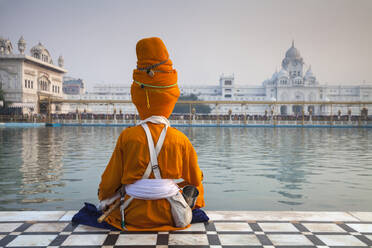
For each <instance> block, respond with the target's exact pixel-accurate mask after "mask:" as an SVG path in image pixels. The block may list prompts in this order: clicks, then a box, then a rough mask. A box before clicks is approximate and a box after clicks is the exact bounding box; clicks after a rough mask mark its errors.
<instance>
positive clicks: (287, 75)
mask: <svg viewBox="0 0 372 248" xmlns="http://www.w3.org/2000/svg"><path fill="white" fill-rule="evenodd" d="M282 77H287V78H288V77H289V73H288V71H287V70H285V69H281V70H280V72H279V73H278V78H282Z"/></svg>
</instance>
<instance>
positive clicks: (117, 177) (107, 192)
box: [98, 133, 124, 201]
mask: <svg viewBox="0 0 372 248" xmlns="http://www.w3.org/2000/svg"><path fill="white" fill-rule="evenodd" d="M122 136H123V133H121V134H120V136H119V138H118V141H117V142H116V146H115V149H114V152H113V153H112V156H111V159H110V162H109V163H108V164H107V166H106V169H105V171H104V172H103V174H102V176H101V183H100V184H99V189H98V199H99V200H100V201H101V200H103V199H106V198H108V197H111V196H112V195H113V194H114V193H115V192H116V190H117V189H118V188H119V187H120V186H121V178H122V176H123V164H124V163H123V150H122Z"/></svg>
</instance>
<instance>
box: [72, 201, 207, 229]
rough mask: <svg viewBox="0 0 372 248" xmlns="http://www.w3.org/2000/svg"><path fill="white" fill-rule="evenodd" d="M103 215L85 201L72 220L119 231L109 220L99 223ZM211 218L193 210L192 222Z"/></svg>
mask: <svg viewBox="0 0 372 248" xmlns="http://www.w3.org/2000/svg"><path fill="white" fill-rule="evenodd" d="M101 215H102V211H98V209H97V208H96V206H95V205H93V204H91V203H88V202H85V203H84V207H83V208H82V209H80V211H79V212H78V213H77V214H75V215H74V217H72V222H73V223H75V224H83V225H87V226H93V227H98V228H103V229H109V230H114V231H118V230H119V229H117V228H116V227H113V226H111V225H110V224H108V223H107V222H105V221H103V222H102V223H98V221H97V219H98V218H99V217H100V216H101ZM208 220H209V218H208V216H207V214H206V213H205V212H204V211H203V210H201V209H200V208H199V209H194V210H192V221H191V223H200V222H207V221H208Z"/></svg>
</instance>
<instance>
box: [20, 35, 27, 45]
mask: <svg viewBox="0 0 372 248" xmlns="http://www.w3.org/2000/svg"><path fill="white" fill-rule="evenodd" d="M18 44H26V41H25V39H24V38H23V36H21V38H19V40H18Z"/></svg>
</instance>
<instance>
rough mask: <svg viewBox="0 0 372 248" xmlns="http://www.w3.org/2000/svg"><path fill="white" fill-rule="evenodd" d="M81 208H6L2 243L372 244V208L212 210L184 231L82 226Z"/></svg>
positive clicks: (0, 221) (1, 217)
mask: <svg viewBox="0 0 372 248" xmlns="http://www.w3.org/2000/svg"><path fill="white" fill-rule="evenodd" d="M75 213H76V211H13V212H9V211H7V212H6V211H3V212H0V247H69V248H72V247H138V248H140V247H157V248H165V247H185V248H186V247H189V248H191V247H192V248H197V247H211V248H217V247H224V248H225V247H226V248H233V247H267V248H274V247H278V248H286V247H322V248H326V247H331V248H337V247H343V248H345V247H372V212H289V211H288V212H287V211H285V212H282V211H277V212H268V211H264V212H259V211H207V214H208V216H209V217H210V221H209V222H208V223H197V224H193V225H192V226H191V228H189V229H187V230H183V231H178V232H118V231H109V230H104V229H97V228H92V227H88V226H84V225H78V226H76V225H73V224H72V223H71V218H72V216H73V215H74V214H75Z"/></svg>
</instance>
